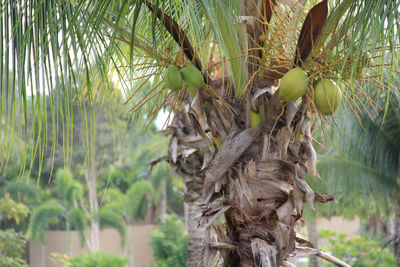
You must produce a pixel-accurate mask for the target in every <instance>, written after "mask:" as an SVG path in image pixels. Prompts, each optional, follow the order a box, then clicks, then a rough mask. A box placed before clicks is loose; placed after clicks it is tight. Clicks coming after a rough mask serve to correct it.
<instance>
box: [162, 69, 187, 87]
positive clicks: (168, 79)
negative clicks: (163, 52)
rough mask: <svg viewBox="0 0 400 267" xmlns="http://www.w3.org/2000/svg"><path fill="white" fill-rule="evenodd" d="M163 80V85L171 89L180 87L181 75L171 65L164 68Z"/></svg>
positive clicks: (181, 83)
mask: <svg viewBox="0 0 400 267" xmlns="http://www.w3.org/2000/svg"><path fill="white" fill-rule="evenodd" d="M163 81H164V83H165V85H166V86H167V87H168V88H169V89H171V90H172V91H177V90H180V89H182V85H183V82H182V75H181V72H180V71H179V69H178V68H177V67H176V66H174V65H171V66H169V67H168V68H167V69H166V71H165V72H164V74H163Z"/></svg>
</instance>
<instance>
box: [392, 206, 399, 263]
mask: <svg viewBox="0 0 400 267" xmlns="http://www.w3.org/2000/svg"><path fill="white" fill-rule="evenodd" d="M393 244H394V245H393V248H394V255H395V257H396V261H397V266H399V267H400V210H399V209H398V207H397V209H396V214H395V219H394V242H393Z"/></svg>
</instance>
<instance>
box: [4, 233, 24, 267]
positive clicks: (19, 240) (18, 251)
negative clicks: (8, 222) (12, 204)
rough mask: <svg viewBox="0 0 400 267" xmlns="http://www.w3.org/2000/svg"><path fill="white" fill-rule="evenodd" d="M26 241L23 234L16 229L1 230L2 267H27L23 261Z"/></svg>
mask: <svg viewBox="0 0 400 267" xmlns="http://www.w3.org/2000/svg"><path fill="white" fill-rule="evenodd" d="M25 245H26V240H25V238H24V235H23V234H22V233H18V232H15V231H14V229H7V230H5V231H3V230H0V266H2V267H25V266H26V267H27V266H28V264H27V263H26V262H25V261H24V260H23V259H22V255H23V254H24V251H25Z"/></svg>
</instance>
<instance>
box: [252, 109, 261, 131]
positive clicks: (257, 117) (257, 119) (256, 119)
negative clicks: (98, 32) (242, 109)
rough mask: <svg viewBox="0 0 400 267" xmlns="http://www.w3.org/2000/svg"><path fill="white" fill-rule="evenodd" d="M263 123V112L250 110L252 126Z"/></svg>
mask: <svg viewBox="0 0 400 267" xmlns="http://www.w3.org/2000/svg"><path fill="white" fill-rule="evenodd" d="M261 124H262V114H261V113H260V112H258V111H253V110H251V111H250V127H258V126H261Z"/></svg>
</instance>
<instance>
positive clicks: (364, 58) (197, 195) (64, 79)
mask: <svg viewBox="0 0 400 267" xmlns="http://www.w3.org/2000/svg"><path fill="white" fill-rule="evenodd" d="M282 3H284V4H282ZM315 4H316V3H315V1H302V2H301V3H299V2H297V1H275V0H264V1H261V0H260V1H253V0H248V1H227V0H221V1H211V0H200V1H162V0H161V1H154V3H153V2H150V1H147V0H141V1H140V0H137V1H123V2H121V1H78V2H70V1H45V2H35V1H20V2H19V1H5V5H4V7H3V8H2V9H1V12H2V13H1V14H2V17H1V18H2V25H4V26H3V27H0V31H1V33H2V35H3V36H6V41H5V42H2V43H1V45H0V48H1V51H2V56H3V57H2V63H1V65H0V66H1V68H0V72H1V73H3V72H4V76H5V77H8V76H9V75H8V74H9V72H10V70H9V69H8V68H6V67H5V66H8V63H9V62H11V63H12V66H13V67H14V68H15V69H17V70H18V71H17V73H16V75H14V76H13V79H12V80H11V81H10V80H9V79H8V78H7V79H5V87H4V88H5V90H2V95H4V97H3V98H2V99H5V100H6V101H5V103H6V104H5V105H4V107H3V108H2V113H0V114H4V115H3V116H4V120H5V122H6V123H5V124H6V125H7V127H8V129H7V130H8V131H7V132H9V133H11V135H12V134H13V132H14V128H15V125H14V122H15V119H14V116H13V115H14V114H15V103H16V101H20V102H21V103H22V105H21V107H24V106H26V105H24V103H26V99H27V97H28V96H27V91H29V89H28V87H27V85H29V86H30V87H31V88H32V90H31V96H30V97H32V101H34V102H35V103H37V105H35V106H34V110H33V112H32V114H37V115H38V118H37V120H38V121H43V116H44V117H45V116H46V114H43V113H40V111H41V110H43V108H42V106H43V104H42V102H41V97H42V96H43V95H45V94H46V93H47V92H48V94H50V95H51V97H52V99H54V102H53V107H54V110H52V112H51V114H49V116H51V117H54V118H55V117H56V115H55V114H58V113H60V114H63V123H64V120H65V124H66V125H67V127H66V132H68V131H70V130H71V129H70V127H68V125H71V123H70V121H69V119H71V114H72V113H71V110H72V108H71V107H72V105H73V102H74V99H73V98H72V97H71V96H72V95H73V94H72V92H73V91H74V90H76V88H79V87H78V86H76V85H74V83H75V80H74V77H75V76H74V74H75V73H76V72H77V71H78V70H79V67H80V66H82V67H83V69H84V71H85V73H86V74H87V75H86V77H87V78H86V79H87V84H88V90H84V91H82V92H79V94H80V96H82V98H84V97H88V99H90V100H92V99H93V98H92V94H93V91H92V90H90V88H91V87H90V75H89V73H91V72H90V66H91V64H90V63H91V62H96V63H97V64H96V65H95V66H96V68H97V70H98V72H99V73H100V74H101V75H102V76H103V77H107V74H109V73H108V70H109V68H108V67H110V66H113V67H117V68H115V69H114V72H115V73H117V74H118V75H120V77H121V78H124V81H125V82H126V84H125V85H126V86H129V87H131V88H132V91H131V94H129V92H128V94H127V100H129V101H130V102H129V101H127V102H129V103H130V105H132V106H133V110H135V111H140V112H143V114H145V115H146V116H147V117H148V118H154V117H155V116H156V114H157V113H158V111H159V110H160V109H161V107H163V106H168V107H169V109H170V111H171V112H172V113H173V114H174V115H173V121H172V123H171V126H170V127H169V128H168V129H167V130H166V131H165V133H166V134H168V135H170V136H171V143H170V149H169V159H168V160H169V161H170V163H171V164H172V165H173V166H174V168H175V170H176V171H177V173H179V174H181V175H182V176H183V177H184V179H185V183H186V186H187V193H186V196H185V199H186V201H187V203H188V205H189V210H190V211H191V214H192V215H193V216H192V217H197V215H201V221H200V224H201V228H200V229H203V230H204V235H203V236H202V237H201V240H203V241H204V246H203V248H204V250H203V257H202V259H204V264H205V265H209V264H211V263H212V262H214V260H215V258H216V256H217V253H219V255H220V256H221V257H222V258H223V265H224V266H253V265H256V266H280V265H289V264H290V263H288V262H287V260H288V258H289V256H290V255H291V254H292V253H301V252H311V253H317V254H318V255H322V254H321V253H319V252H318V251H315V250H313V249H311V248H305V247H304V246H305V245H304V241H302V240H301V239H299V238H296V234H295V231H294V226H295V225H296V222H297V221H298V220H299V219H300V218H301V216H302V213H303V201H306V202H307V203H308V204H309V205H310V206H311V207H313V202H314V201H320V202H326V201H329V200H331V199H332V197H331V196H328V195H322V194H319V193H316V192H314V191H313V190H312V189H311V188H310V187H309V186H308V185H307V183H306V182H305V180H304V177H305V175H306V173H307V172H310V173H312V174H314V175H317V171H316V168H315V162H316V154H315V151H314V148H313V146H312V140H313V137H312V132H313V130H314V127H313V126H314V125H316V124H317V121H321V122H322V125H323V127H324V129H325V130H326V129H328V126H327V125H334V123H335V120H334V119H330V118H329V117H326V116H324V115H323V114H321V112H319V111H318V109H317V107H316V104H315V102H314V93H313V92H314V87H315V85H316V83H317V81H318V80H321V79H323V78H330V79H339V80H342V81H343V84H344V88H342V94H343V98H344V101H343V102H345V103H346V104H347V107H349V108H350V109H351V110H352V111H353V113H355V114H356V115H357V116H358V114H359V113H361V112H362V109H363V106H362V105H361V103H362V101H363V99H365V100H366V101H367V103H368V105H370V106H373V107H375V102H374V100H373V99H371V98H370V97H368V94H367V93H368V91H366V90H363V84H364V83H366V84H373V85H374V87H376V88H378V89H380V92H381V93H385V92H390V89H389V88H387V87H385V83H384V82H383V80H382V79H383V78H382V76H381V74H382V73H383V71H384V70H385V68H392V66H393V62H395V60H394V59H393V60H391V61H390V62H384V58H385V55H386V52H385V51H386V50H395V49H396V47H397V46H398V43H399V40H398V39H397V37H396V36H397V34H396V33H397V32H398V24H397V23H398V21H399V20H398V19H399V14H398V12H399V11H398V6H399V1H396V0H383V1H373V0H368V1H357V0H351V1H350V0H344V1H335V3H334V4H332V5H330V8H329V9H330V10H329V9H328V1H327V0H323V1H321V2H320V3H318V4H316V5H315ZM288 5H289V6H288ZM7 37H9V38H7ZM71 51H73V52H71ZM367 52H369V54H368V53H367ZM371 59H373V60H371ZM6 64H7V65H6ZM191 64H194V66H195V67H196V68H197V69H198V70H199V71H201V73H202V75H203V79H204V81H205V84H204V85H203V86H202V87H201V88H200V89H199V90H198V91H194V90H191V88H188V90H186V88H184V90H179V91H170V90H168V89H167V88H166V86H165V83H164V82H162V81H160V75H159V74H160V73H161V72H163V71H164V70H165V68H166V67H167V66H169V65H177V66H178V67H179V68H183V67H186V66H188V65H191ZM126 65H129V70H128V71H124V66H126ZM26 66H28V67H26ZM366 66H367V67H369V69H370V71H369V72H367V73H365V72H363V70H362V69H363V67H366ZM293 67H301V68H303V69H304V70H305V71H306V72H307V74H308V77H309V86H308V89H307V93H306V94H305V95H303V97H302V98H301V101H300V100H299V101H297V102H295V101H292V102H288V103H286V102H285V101H282V100H281V98H280V97H279V92H280V90H278V88H279V83H280V80H281V78H282V77H283V75H284V74H285V73H286V72H288V71H289V70H290V69H291V68H293ZM53 75H54V76H53ZM42 76H43V77H42ZM26 77H28V78H26ZM54 77H60V78H57V79H54ZM132 81H133V83H132ZM389 83H390V80H389ZM55 85H59V86H58V88H59V91H53V90H51V89H53V88H54V86H55ZM17 89H18V90H17ZM46 90H48V91H46ZM186 92H188V93H186ZM17 93H19V95H18V96H20V97H16V96H17V95H16V94H17ZM128 97H129V98H128ZM388 97H389V94H388ZM2 103H3V102H2ZM10 103H11V104H10ZM80 103H82V102H80ZM22 109H23V108H22ZM23 110H24V109H23ZM81 110H85V109H84V108H82V109H81ZM26 114H27V112H26V110H24V115H25V116H24V119H23V120H21V121H20V122H19V124H18V126H20V127H16V129H21V131H26V125H24V123H25V124H26V122H27V118H26V117H27V116H26ZM91 117H92V118H93V117H94V114H91ZM251 118H256V119H257V121H256V120H253V119H251ZM171 119H172V117H171ZM0 120H2V118H1V117H0ZM92 121H94V120H92ZM41 131H43V129H42V128H40V127H39V128H38V129H36V128H33V127H32V130H31V136H32V137H33V138H35V140H38V142H37V143H38V144H40V145H38V146H37V147H38V149H37V150H36V149H35V150H34V151H33V152H32V153H35V151H39V152H37V153H38V154H39V155H40V149H41V148H42V142H39V140H44V139H45V137H43V136H46V135H45V134H43V132H41ZM89 131H90V130H89V129H88V132H89ZM25 136H30V135H29V134H26V135H25ZM66 136H68V134H66ZM10 148H11V144H10V145H8V144H5V145H3V149H2V151H10ZM3 153H4V152H3ZM88 154H89V156H88V158H89V159H91V157H93V151H92V150H90V149H89V150H88ZM7 156H9V154H7V153H6V154H5V157H4V158H7ZM2 158H3V157H2ZM195 214H196V216H194V215H195ZM221 215H223V218H224V221H225V222H224V224H216V222H217V223H218V222H219V220H217V219H218V218H219V217H221ZM189 233H191V231H189ZM192 233H193V232H192ZM189 239H190V237H189ZM296 242H298V243H300V244H301V245H299V246H298V245H296ZM198 243H199V242H198ZM190 244H191V242H190V241H189V245H190ZM189 254H192V255H193V254H194V255H199V254H200V253H198V251H189ZM189 258H190V259H191V260H193V257H191V256H189ZM196 263H197V261H196V262H193V261H192V262H190V261H189V264H190V265H193V264H196Z"/></svg>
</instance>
